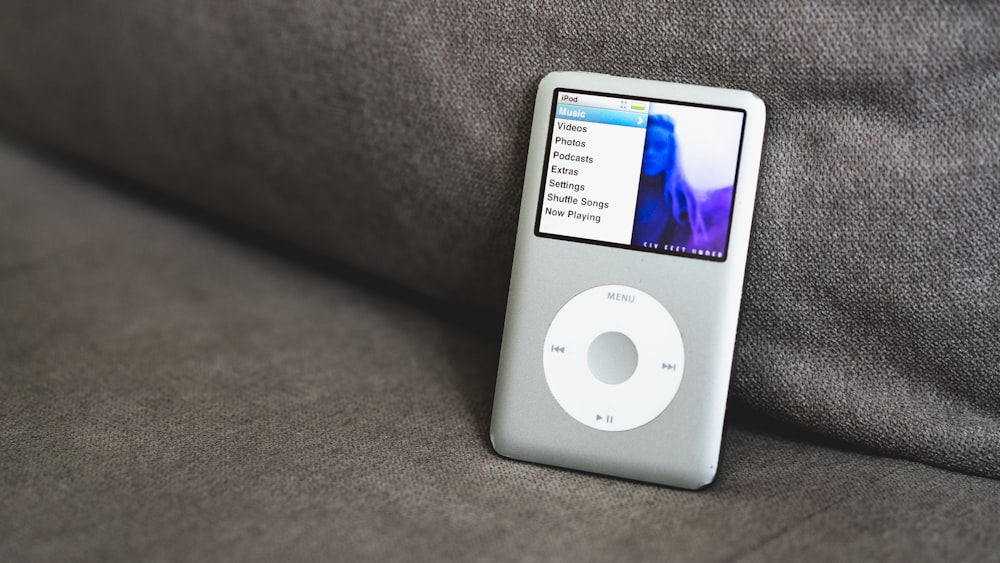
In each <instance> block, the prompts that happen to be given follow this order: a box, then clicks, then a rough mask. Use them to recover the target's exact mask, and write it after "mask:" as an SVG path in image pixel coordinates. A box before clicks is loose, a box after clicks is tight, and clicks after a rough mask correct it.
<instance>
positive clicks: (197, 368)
mask: <svg viewBox="0 0 1000 563" xmlns="http://www.w3.org/2000/svg"><path fill="white" fill-rule="evenodd" d="M106 185H107V184H106V183H105V182H104V181H102V182H95V181H94V180H92V179H91V180H86V179H80V178H78V177H76V176H74V175H68V174H66V173H64V172H60V171H58V170H56V169H54V168H52V167H51V164H49V163H46V162H42V161H38V160H37V159H35V158H29V157H26V156H25V155H23V154H21V153H20V152H19V151H17V150H12V149H11V148H10V146H9V145H6V144H0V334H2V335H3V338H0V451H2V454H3V455H0V498H2V499H3V502H0V560H3V561H17V562H31V561H139V560H142V561H179V560H189V561H323V560H338V561H355V560H372V561H440V560H448V561H609V560H654V561H663V560H682V561H701V560H716V561H717V560H731V561H732V560H735V561H776V560H799V561H801V560H841V561H865V560H897V561H958V560H968V561H987V560H997V554H998V553H1000V537H998V536H997V534H996V524H997V520H996V518H997V517H996V506H997V505H998V503H1000V481H998V480H993V479H987V478H982V477H976V476H970V475H965V474H961V473H957V472H951V471H946V470H943V469H938V468H934V467H930V466H928V465H924V464H920V463H914V462H908V461H901V460H897V459H891V458H885V457H879V456H874V455H868V454H863V453H858V452H852V451H847V450H843V449H839V448H837V447H831V445H830V444H826V445H818V444H816V443H815V442H816V440H815V437H809V436H803V435H797V434H789V433H787V432H776V431H775V429H773V428H770V429H768V428H761V427H758V426H756V425H753V424H748V421H752V418H753V417H752V416H740V415H739V414H737V415H736V416H731V417H730V423H729V425H728V430H727V434H726V437H725V441H724V444H723V458H722V462H721V465H720V472H719V475H718V478H717V480H716V482H715V484H713V485H712V486H711V487H709V488H708V489H706V490H703V491H700V492H697V493H694V492H688V491H679V490H672V489H669V488H665V487H658V486H652V485H646V484H641V483H634V482H628V481H623V480H619V479H611V478H605V477H600V476H595V475H587V474H582V473H576V472H572V471H565V470H560V469H555V468H550V467H542V466H537V465H532V464H527V463H521V462H516V461H511V460H507V459H504V458H501V457H500V456H498V455H497V454H495V453H494V452H493V451H492V449H491V447H490V444H489V438H488V436H489V428H488V427H489V413H490V403H491V401H492V395H493V381H494V375H495V372H496V367H497V365H496V364H497V341H496V339H495V338H494V337H493V336H492V335H491V334H490V332H489V331H488V330H486V331H484V330H483V329H481V328H478V327H477V326H476V325H475V324H472V325H470V324H466V323H464V322H455V321H453V320H448V319H445V318H442V317H440V316H439V313H438V311H439V310H440V308H438V307H433V306H432V307H425V306H423V305H419V303H420V302H419V300H415V299H412V298H410V297H407V296H406V295H405V292H399V291H396V292H394V291H389V290H379V291H373V290H372V289H371V288H370V287H369V285H370V284H368V283H367V282H365V280H363V279H361V278H358V277H357V276H354V277H352V276H350V275H344V272H341V271H337V270H336V269H331V268H329V267H326V266H323V263H322V262H312V261H309V260H306V259H303V257H301V256H295V255H294V253H292V254H291V255H290V253H289V252H287V251H286V249H285V248H283V247H282V246H281V245H280V244H279V245H270V246H269V245H266V244H261V240H260V238H259V237H255V236H253V235H252V234H248V233H246V232H245V231H240V230H239V229H233V228H231V227H227V226H225V225H220V224H219V223H218V222H206V221H204V220H203V219H198V218H197V215H196V214H194V215H193V214H191V213H189V212H187V211H186V210H185V209H183V208H178V207H177V206H165V205H161V204H162V203H163V202H161V201H156V200H152V201H151V200H150V199H149V198H146V197H145V196H143V195H141V194H140V193H138V192H136V191H135V190H134V188H133V189H128V188H124V187H121V186H119V187H115V188H108V187H106ZM415 303H417V304H418V306H415V305H414V304H415ZM804 438H806V439H809V442H806V441H803V439H804Z"/></svg>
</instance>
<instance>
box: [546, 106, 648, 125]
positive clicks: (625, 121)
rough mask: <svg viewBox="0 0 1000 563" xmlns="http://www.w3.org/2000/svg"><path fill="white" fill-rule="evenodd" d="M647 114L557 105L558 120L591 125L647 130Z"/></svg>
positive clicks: (556, 116)
mask: <svg viewBox="0 0 1000 563" xmlns="http://www.w3.org/2000/svg"><path fill="white" fill-rule="evenodd" d="M646 117H647V116H646V114H645V113H636V112H634V111H617V110H613V109H603V108H593V107H587V106H571V105H566V104H558V105H556V115H555V118H556V119H568V120H571V121H588V122H590V123H605V124H607V125H621V126H624V127H639V128H642V129H645V128H646Z"/></svg>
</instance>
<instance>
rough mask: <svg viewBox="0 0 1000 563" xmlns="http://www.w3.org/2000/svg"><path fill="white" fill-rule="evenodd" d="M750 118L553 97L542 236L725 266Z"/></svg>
mask: <svg viewBox="0 0 1000 563" xmlns="http://www.w3.org/2000/svg"><path fill="white" fill-rule="evenodd" d="M745 118H746V114H745V112H744V111H743V110H741V109H734V108H726V107H719V106H707V105H699V104H690V103H682V102H676V101H670V100H656V99H649V98H634V97H628V96H619V95H615V94H601V93H594V92H583V91H574V90H566V89H557V90H555V92H554V95H553V101H552V120H551V122H550V123H549V132H548V144H547V147H546V155H545V166H544V170H543V174H542V189H541V197H540V200H539V202H538V205H539V207H538V220H537V223H536V224H535V233H536V234H537V235H538V236H543V237H550V238H559V239H566V240H574V241H580V242H589V243H596V244H603V245H610V246H618V247H624V248H630V249H634V250H642V251H647V252H660V253H665V254H673V255H678V256H688V257H693V258H700V259H705V260H715V261H723V260H725V259H726V248H727V243H728V240H729V226H730V220H731V217H732V208H733V198H734V197H735V190H736V185H737V175H736V172H737V169H738V165H739V154H740V146H741V143H742V139H743V126H744V121H745Z"/></svg>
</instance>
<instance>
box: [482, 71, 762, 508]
mask: <svg viewBox="0 0 1000 563" xmlns="http://www.w3.org/2000/svg"><path fill="white" fill-rule="evenodd" d="M764 122H765V108H764V103H763V102H762V101H761V100H760V98H758V97H756V96H755V95H753V94H751V93H749V92H745V91H738V90H727V89H720V88H709V87H702V86H692V85H684V84H673V83H665V82H656V81H648V80H637V79H630V78H620V77H613V76H607V75H601V74H592V73H583V72H556V73H552V74H549V75H548V76H546V77H545V78H544V79H543V80H542V81H541V83H540V85H539V87H538V94H537V97H536V102H535V113H534V121H533V126H532V132H531V140H530V144H529V148H528V160H527V167H526V170H525V179H524V191H523V196H522V201H521V212H520V220H519V225H518V231H517V239H516V246H515V253H514V264H513V271H512V274H511V282H510V293H509V297H508V302H507V315H506V319H505V325H504V332H503V344H502V348H501V354H500V365H499V373H498V379H497V386H496V395H495V400H494V405H493V418H492V425H491V439H492V441H493V446H494V448H495V449H496V451H497V452H498V453H500V454H501V455H504V456H507V457H511V458H515V459H520V460H525V461H531V462H537V463H542V464H548V465H554V466H561V467H566V468H572V469H577V470H583V471H588V472H594V473H601V474H606V475H613V476H618V477H624V478H629V479H636V480H640V481H648V482H653V483H659V484H664V485H670V486H675V487H681V488H687V489H698V488H701V487H703V486H705V485H707V484H709V483H710V482H712V480H713V479H714V478H715V474H716V470H717V466H718V460H719V448H720V443H721V437H722V427H723V419H724V415H725V408H726V398H727V394H728V388H729V377H730V371H731V369H732V358H733V347H734V342H735V336H736V325H737V319H738V315H739V310H740V299H741V295H742V288H743V274H744V269H745V265H746V255H747V248H748V242H749V237H750V224H751V219H752V215H753V206H754V199H755V195H756V188H757V175H758V169H759V166H760V153H761V147H762V144H763V136H764Z"/></svg>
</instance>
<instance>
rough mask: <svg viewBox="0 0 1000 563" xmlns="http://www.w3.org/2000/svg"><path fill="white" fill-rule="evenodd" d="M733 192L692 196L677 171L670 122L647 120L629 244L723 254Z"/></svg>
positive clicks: (661, 116)
mask: <svg viewBox="0 0 1000 563" xmlns="http://www.w3.org/2000/svg"><path fill="white" fill-rule="evenodd" d="M732 193H733V187H732V186H726V187H722V188H717V189H712V190H701V191H698V192H696V191H695V190H694V189H693V188H692V187H691V185H690V184H689V183H688V180H687V178H686V177H685V176H684V172H683V171H682V170H681V164H680V158H679V156H678V143H677V137H676V136H675V135H674V121H673V120H672V119H671V118H670V117H669V116H668V115H664V114H650V115H649V118H648V121H647V125H646V143H645V147H644V148H643V154H642V172H641V174H640V175H639V194H638V198H637V201H636V208H635V223H634V226H633V227H632V244H633V245H637V246H650V245H655V246H654V248H660V249H667V250H676V251H681V252H689V253H697V252H698V251H699V250H701V251H705V252H706V253H707V252H720V253H721V252H724V251H725V244H726V231H727V230H728V227H729V209H730V207H731V206H732Z"/></svg>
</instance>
